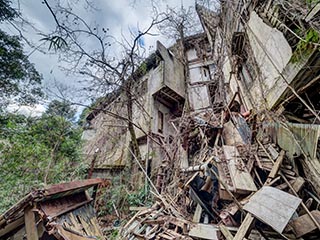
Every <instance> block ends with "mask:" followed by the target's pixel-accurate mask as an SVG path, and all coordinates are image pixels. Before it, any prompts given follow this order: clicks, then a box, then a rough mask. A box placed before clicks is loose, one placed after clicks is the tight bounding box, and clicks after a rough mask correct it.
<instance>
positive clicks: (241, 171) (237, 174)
mask: <svg viewBox="0 0 320 240" xmlns="http://www.w3.org/2000/svg"><path fill="white" fill-rule="evenodd" d="M223 152H224V155H225V157H226V160H227V163H228V168H229V171H230V177H231V179H232V183H233V186H234V188H235V192H237V193H244V194H245V193H250V192H255V191H257V187H256V185H255V184H254V181H253V179H252V177H251V175H250V173H249V172H248V170H247V169H246V167H245V165H244V162H243V161H242V159H241V157H240V154H239V152H238V150H237V148H236V147H235V146H227V145H224V146H223Z"/></svg>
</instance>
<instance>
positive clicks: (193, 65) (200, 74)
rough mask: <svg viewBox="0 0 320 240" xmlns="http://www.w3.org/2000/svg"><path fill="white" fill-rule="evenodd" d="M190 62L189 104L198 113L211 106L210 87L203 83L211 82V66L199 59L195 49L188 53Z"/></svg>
mask: <svg viewBox="0 0 320 240" xmlns="http://www.w3.org/2000/svg"><path fill="white" fill-rule="evenodd" d="M187 57H188V61H189V77H190V84H189V86H188V94H189V102H190V105H191V108H192V110H194V111H197V110H200V109H204V108H207V107H210V106H211V103H210V96H209V92H208V87H207V85H206V84H204V83H203V82H208V81H210V69H209V66H208V65H206V64H204V63H203V62H202V61H201V60H200V59H198V56H197V53H196V50H195V49H190V50H188V51H187ZM204 71H206V73H205V72H204Z"/></svg>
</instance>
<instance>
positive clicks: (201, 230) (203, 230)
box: [189, 223, 220, 240]
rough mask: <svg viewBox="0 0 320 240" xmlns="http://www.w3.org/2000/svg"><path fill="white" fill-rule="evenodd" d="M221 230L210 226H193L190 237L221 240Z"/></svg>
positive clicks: (199, 224)
mask: <svg viewBox="0 0 320 240" xmlns="http://www.w3.org/2000/svg"><path fill="white" fill-rule="evenodd" d="M219 232H220V230H219V228H217V227H215V226H213V225H210V224H201V223H198V224H192V225H191V226H190V231H189V236H190V237H196V238H201V239H210V240H219V239H220V238H219V235H220V233H219Z"/></svg>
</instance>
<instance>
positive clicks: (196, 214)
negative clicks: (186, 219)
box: [192, 204, 202, 223]
mask: <svg viewBox="0 0 320 240" xmlns="http://www.w3.org/2000/svg"><path fill="white" fill-rule="evenodd" d="M201 214H202V207H201V206H200V204H197V207H196V211H195V212H194V214H193V219H192V221H193V222H196V223H198V222H200V218H201Z"/></svg>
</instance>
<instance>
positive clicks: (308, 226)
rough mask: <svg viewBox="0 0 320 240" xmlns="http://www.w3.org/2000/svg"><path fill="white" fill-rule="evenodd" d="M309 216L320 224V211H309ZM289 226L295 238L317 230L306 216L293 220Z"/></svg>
mask: <svg viewBox="0 0 320 240" xmlns="http://www.w3.org/2000/svg"><path fill="white" fill-rule="evenodd" d="M311 214H312V216H313V217H314V218H315V219H316V221H317V222H318V223H320V211H317V210H314V211H311ZM290 225H291V226H292V227H293V229H294V232H295V234H296V237H297V238H299V237H302V236H304V235H306V234H307V233H310V232H312V231H314V230H316V229H317V226H316V225H315V223H314V222H313V221H312V219H311V218H310V216H309V215H308V214H304V215H302V216H301V217H298V218H297V219H295V220H293V221H292V222H291V224H290Z"/></svg>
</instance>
